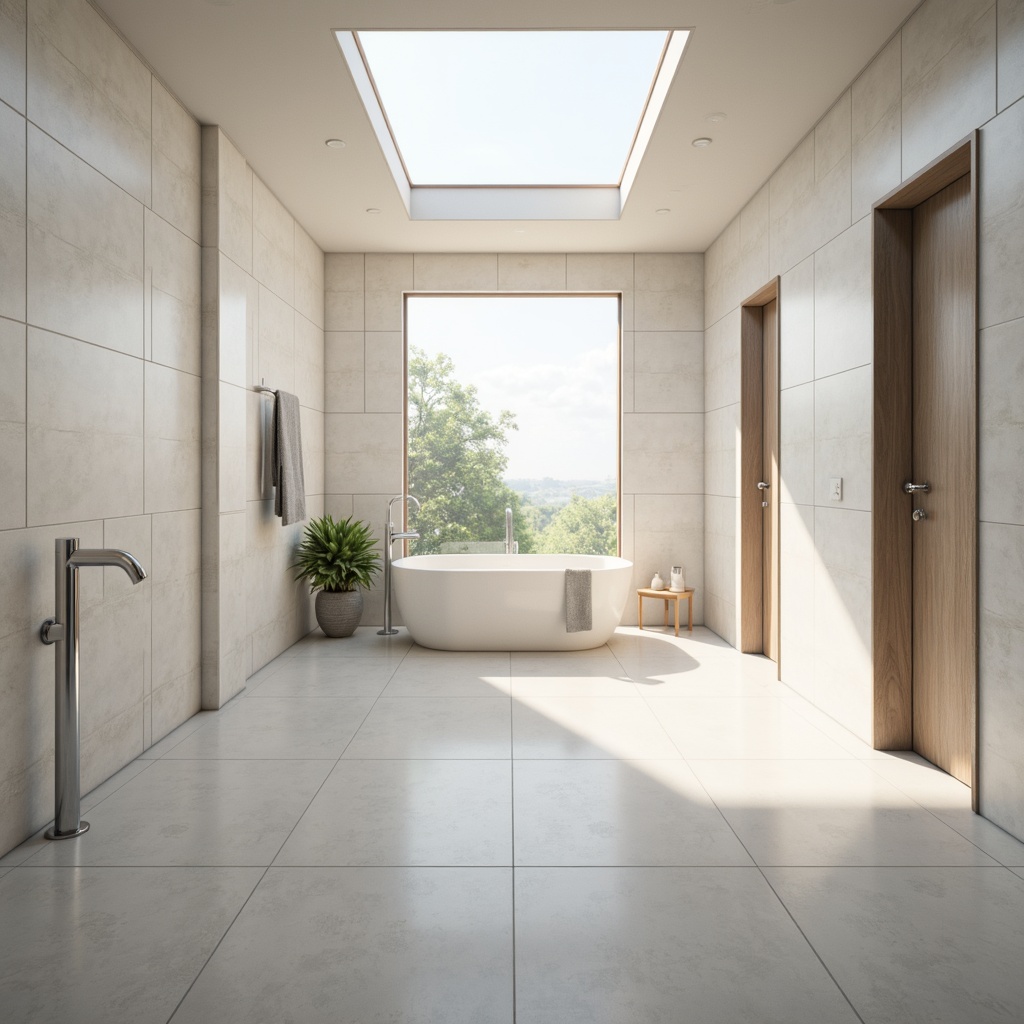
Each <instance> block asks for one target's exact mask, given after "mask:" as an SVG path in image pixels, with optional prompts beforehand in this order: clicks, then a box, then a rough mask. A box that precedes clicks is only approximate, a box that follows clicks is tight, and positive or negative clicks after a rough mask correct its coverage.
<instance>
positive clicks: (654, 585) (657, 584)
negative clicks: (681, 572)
mask: <svg viewBox="0 0 1024 1024" xmlns="http://www.w3.org/2000/svg"><path fill="white" fill-rule="evenodd" d="M664 589H665V581H664V580H663V579H662V578H661V573H660V572H656V573H655V574H654V579H653V580H651V590H664Z"/></svg>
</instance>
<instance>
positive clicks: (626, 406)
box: [619, 331, 636, 412]
mask: <svg viewBox="0 0 1024 1024" xmlns="http://www.w3.org/2000/svg"><path fill="white" fill-rule="evenodd" d="M634 338H635V334H634V332H633V331H623V332H622V333H621V339H622V340H621V342H620V359H621V372H622V380H621V385H620V391H621V394H620V399H619V400H620V402H621V409H620V411H621V412H633V410H634V406H635V402H634V400H633V396H634V392H635V387H634V379H635V376H636V373H635V370H634V358H633V351H634V348H635V347H636V346H635V343H634Z"/></svg>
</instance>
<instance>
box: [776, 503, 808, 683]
mask: <svg viewBox="0 0 1024 1024" xmlns="http://www.w3.org/2000/svg"><path fill="white" fill-rule="evenodd" d="M779 550H780V554H779V560H780V571H779V657H780V666H781V669H782V679H783V681H784V682H786V683H788V684H789V685H790V686H792V687H793V689H794V690H796V691H797V693H801V694H803V695H804V696H806V697H807V698H808V699H809V700H813V693H814V575H815V574H814V564H815V561H816V556H815V551H814V509H813V508H811V507H810V506H808V505H788V504H787V505H783V506H782V507H781V508H780V509H779Z"/></svg>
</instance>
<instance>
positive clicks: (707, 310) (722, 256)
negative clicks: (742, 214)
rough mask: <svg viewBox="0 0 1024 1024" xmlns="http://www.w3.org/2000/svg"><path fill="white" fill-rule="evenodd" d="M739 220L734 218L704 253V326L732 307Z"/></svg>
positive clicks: (737, 265) (738, 253)
mask: <svg viewBox="0 0 1024 1024" xmlns="http://www.w3.org/2000/svg"><path fill="white" fill-rule="evenodd" d="M739 265H740V218H739V217H738V216H736V217H734V218H733V219H732V220H731V221H730V222H729V223H728V224H727V225H726V227H725V230H723V231H722V233H721V234H720V235H719V236H718V237H717V238H716V239H715V240H714V242H712V243H711V245H710V247H709V248H708V250H707V252H705V253H704V326H705V328H707V327H710V326H711V325H712V324H714V323H717V322H718V321H719V320H721V319H722V317H723V316H725V314H726V313H728V312H729V311H730V309H732V307H733V306H734V305H735V302H734V301H733V296H734V295H735V293H736V292H738V291H739Z"/></svg>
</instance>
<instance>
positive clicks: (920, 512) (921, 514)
mask: <svg viewBox="0 0 1024 1024" xmlns="http://www.w3.org/2000/svg"><path fill="white" fill-rule="evenodd" d="M927 518H928V513H927V512H925V510H924V509H923V508H915V509H914V522H915V523H919V522H921V520H922V519H927Z"/></svg>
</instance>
